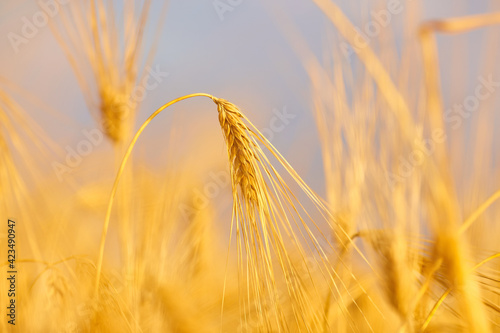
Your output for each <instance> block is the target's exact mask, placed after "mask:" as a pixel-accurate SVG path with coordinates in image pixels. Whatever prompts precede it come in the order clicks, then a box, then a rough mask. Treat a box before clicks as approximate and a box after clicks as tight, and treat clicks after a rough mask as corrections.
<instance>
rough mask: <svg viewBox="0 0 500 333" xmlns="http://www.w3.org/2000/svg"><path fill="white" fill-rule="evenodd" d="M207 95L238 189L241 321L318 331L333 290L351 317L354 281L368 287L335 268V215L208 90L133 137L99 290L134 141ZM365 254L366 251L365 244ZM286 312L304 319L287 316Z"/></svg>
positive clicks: (238, 115) (229, 105) (259, 136)
mask: <svg viewBox="0 0 500 333" xmlns="http://www.w3.org/2000/svg"><path fill="white" fill-rule="evenodd" d="M200 96H202V97H209V98H210V99H212V101H213V102H214V103H215V104H216V105H217V109H218V116H219V123H220V126H221V128H222V132H223V136H224V139H225V142H226V144H227V151H228V157H229V163H230V172H231V179H232V193H233V215H232V216H233V219H232V222H231V234H232V232H233V230H234V228H236V234H237V239H236V242H237V253H238V259H239V270H240V272H239V273H240V275H239V276H240V282H241V289H242V290H241V292H242V295H246V296H245V299H242V300H241V302H240V304H241V306H240V311H242V314H244V316H242V318H243V317H244V318H246V319H245V323H242V324H245V325H252V326H253V327H261V328H267V329H268V330H274V329H277V330H307V331H317V330H318V329H319V328H320V327H323V325H324V322H325V318H324V316H323V315H322V314H321V313H322V312H321V310H319V309H317V308H315V306H314V305H315V304H321V301H322V298H324V295H325V293H326V292H327V291H328V293H332V294H334V302H335V303H336V305H338V306H339V307H340V308H341V310H340V311H341V312H343V313H344V314H346V315H347V314H348V307H349V306H354V307H357V306H358V305H357V303H356V302H355V299H354V297H353V296H352V295H351V294H350V291H349V287H348V285H349V284H351V285H352V284H353V283H354V284H357V285H358V287H360V289H361V290H363V287H362V286H361V284H360V283H358V281H357V279H356V277H355V276H354V274H353V273H350V270H349V268H347V267H345V269H346V271H347V272H348V276H349V278H348V279H346V278H342V279H341V278H340V276H339V275H338V274H337V272H336V269H335V268H334V267H336V266H338V264H339V263H341V260H339V255H338V253H337V252H336V251H337V250H338V249H335V248H334V246H333V244H332V242H331V241H330V240H329V239H328V238H327V237H326V236H325V233H323V230H322V228H321V227H320V225H323V226H325V225H326V226H328V225H329V224H330V223H332V221H334V219H333V218H332V217H331V215H330V214H329V211H328V209H327V208H326V207H325V206H324V204H323V201H322V200H321V199H320V198H319V197H318V196H316V194H314V192H313V191H312V190H311V189H310V188H309V187H308V186H307V184H306V183H305V182H304V181H303V180H302V179H301V178H300V176H299V175H298V174H297V173H296V172H295V170H294V169H293V168H292V167H291V165H290V164H289V163H288V162H287V161H286V160H285V159H284V158H283V156H282V155H281V154H280V153H279V152H278V151H277V150H276V148H274V146H273V145H272V144H271V143H270V142H269V141H268V140H267V139H266V138H265V137H264V136H263V135H262V134H261V133H260V132H259V130H258V129H257V128H256V127H255V126H254V125H253V124H252V123H251V122H250V121H249V120H248V119H247V118H246V117H245V116H244V114H243V113H242V112H241V111H240V109H239V108H238V107H237V106H235V105H234V104H232V103H231V102H228V101H227V100H224V99H221V98H216V97H214V96H212V95H209V94H203V93H198V94H192V95H186V96H183V97H180V98H178V99H176V100H173V101H171V102H169V103H167V104H165V105H164V106H162V107H161V108H159V109H158V110H157V111H155V112H154V113H153V114H152V115H151V116H150V117H149V118H148V119H147V120H146V121H145V122H144V124H143V125H142V126H141V127H140V128H139V130H138V131H137V133H136V134H135V136H134V137H133V139H132V142H131V143H130V145H129V147H128V149H127V151H126V153H125V156H124V157H123V160H122V163H121V165H120V167H119V170H118V173H117V176H116V178H115V182H114V184H113V188H112V190H111V195H110V199H109V202H108V209H107V212H106V217H105V221H104V226H103V231H102V238H101V244H100V250H99V257H98V262H97V277H96V281H95V292H96V295H98V293H97V291H98V288H99V278H100V274H101V268H102V260H103V257H104V245H105V241H106V233H107V230H108V226H109V221H110V216H111V210H112V205H113V200H114V197H115V195H116V190H117V186H118V183H119V181H120V177H121V175H122V173H123V170H124V168H125V164H126V162H127V160H128V158H129V157H130V155H131V152H132V149H133V147H134V145H135V143H136V142H137V140H138V138H139V136H140V135H141V133H142V132H143V131H144V129H145V128H146V126H147V125H148V124H149V123H150V122H151V120H152V119H153V118H154V117H156V116H157V115H158V114H159V113H160V112H161V111H163V110H164V109H166V108H167V107H169V106H171V105H173V104H175V103H177V102H179V101H182V100H185V99H188V98H191V97H200ZM261 145H262V146H263V147H265V148H266V150H267V151H268V153H269V154H270V155H271V156H269V158H274V160H276V161H277V163H278V164H279V166H280V168H282V169H284V170H285V173H286V174H287V176H288V181H289V182H290V186H292V188H294V190H292V188H291V187H289V185H288V184H287V182H286V181H285V179H284V178H283V177H282V176H281V175H280V174H279V173H278V171H277V170H276V169H275V168H274V167H273V165H272V163H271V162H270V160H269V158H268V156H267V155H266V154H265V153H264V151H263V150H262V149H261ZM292 183H293V184H292ZM296 192H302V193H300V194H299V193H296ZM299 198H300V201H299ZM306 202H307V203H306ZM309 209H310V210H309ZM327 229H329V228H328V227H327ZM340 230H343V229H341V228H340ZM344 234H345V235H344V236H346V237H348V235H347V234H346V233H345V232H344ZM230 243H231V242H230ZM352 245H353V246H354V248H355V249H356V250H358V249H357V248H356V246H355V245H354V244H352ZM228 252H229V249H228ZM358 253H359V254H361V252H360V251H359V250H358ZM333 261H335V263H334V262H333ZM366 262H367V263H368V261H366ZM363 292H364V293H365V294H366V292H365V291H364V290H363ZM252 300H256V301H252ZM318 300H320V302H318ZM359 310H360V311H361V309H359ZM361 312H362V311H361ZM287 313H288V314H290V313H291V314H292V315H293V317H294V318H300V320H298V321H297V322H294V323H289V322H287V321H286V320H285V317H286V314H287ZM365 320H366V318H365ZM368 324H369V323H368Z"/></svg>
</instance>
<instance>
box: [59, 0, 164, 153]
mask: <svg viewBox="0 0 500 333" xmlns="http://www.w3.org/2000/svg"><path fill="white" fill-rule="evenodd" d="M151 6H152V3H151V0H140V1H135V0H126V1H123V9H118V10H116V9H115V5H114V3H113V1H104V0H91V1H82V0H75V1H71V2H70V3H68V4H67V5H65V6H62V7H61V13H60V15H59V20H57V21H54V22H52V21H51V23H50V26H51V30H52V32H53V34H54V36H55V37H56V39H57V41H58V43H59V44H60V46H61V47H62V49H63V50H64V52H65V54H66V56H67V58H68V61H69V62H70V65H71V66H72V68H73V71H74V72H75V75H76V77H77V79H78V83H79V84H80V87H81V89H82V92H83V94H84V97H85V100H86V102H87V105H88V107H89V109H90V111H91V113H92V115H93V116H94V118H95V119H96V122H97V123H98V124H100V126H101V127H102V130H103V132H104V133H105V134H106V136H107V137H108V138H109V139H110V140H111V141H112V142H114V143H116V144H119V143H123V142H126V141H127V140H128V139H129V138H130V136H131V131H132V128H133V124H134V121H135V114H136V112H137V107H138V105H139V103H140V102H141V100H140V99H139V98H137V97H136V96H134V91H135V90H136V88H137V87H139V84H140V82H141V81H142V80H141V78H142V76H143V75H144V70H145V69H146V68H147V67H148V66H149V65H151V61H152V59H153V56H154V50H155V48H156V43H157V39H158V36H159V31H160V30H161V26H162V24H163V22H164V19H165V14H166V8H167V2H164V3H163V4H162V8H161V10H160V15H159V19H158V21H157V22H150V21H151V20H152V19H151ZM148 26H155V29H156V32H155V34H154V35H155V36H154V40H153V42H152V43H151V45H149V44H147V43H146V41H145V40H144V34H145V32H146V29H147V28H148Z"/></svg>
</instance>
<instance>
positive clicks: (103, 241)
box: [94, 93, 215, 295]
mask: <svg viewBox="0 0 500 333" xmlns="http://www.w3.org/2000/svg"><path fill="white" fill-rule="evenodd" d="M192 97H208V98H211V99H212V100H214V99H215V97H214V96H212V95H209V94H204V93H196V94H190V95H185V96H182V97H179V98H177V99H174V100H173V101H171V102H168V103H167V104H165V105H163V106H162V107H160V108H159V109H158V110H156V111H155V112H154V113H153V114H152V115H151V116H149V118H148V119H146V121H145V122H144V123H143V124H142V126H141V127H140V128H139V130H138V131H137V133H136V134H135V136H134V137H133V139H132V141H131V142H130V144H129V146H128V148H127V151H126V152H125V155H124V156H123V160H122V162H121V164H120V167H119V169H118V172H117V174H116V178H115V181H114V183H113V188H112V189H111V194H110V197H109V201H108V207H107V210H106V217H105V218H104V225H103V228H102V234H101V242H100V245H99V257H98V260H97V273H96V280H95V288H94V294H95V295H97V291H98V289H99V281H100V278H101V271H102V261H103V258H104V246H105V244H106V235H107V233H108V227H109V220H110V218H111V209H112V208H113V201H114V198H115V196H116V190H117V188H118V183H119V182H120V177H121V175H122V173H123V170H124V169H125V164H126V163H127V161H128V159H129V157H130V154H131V153H132V149H133V148H134V146H135V143H136V142H137V140H138V139H139V136H140V135H141V133H142V132H143V131H144V129H145V128H146V126H148V124H149V123H150V122H151V120H153V119H154V118H155V117H156V116H157V115H158V114H159V113H160V112H162V111H163V110H165V109H166V108H168V107H169V106H171V105H173V104H175V103H177V102H180V101H183V100H185V99H188V98H192Z"/></svg>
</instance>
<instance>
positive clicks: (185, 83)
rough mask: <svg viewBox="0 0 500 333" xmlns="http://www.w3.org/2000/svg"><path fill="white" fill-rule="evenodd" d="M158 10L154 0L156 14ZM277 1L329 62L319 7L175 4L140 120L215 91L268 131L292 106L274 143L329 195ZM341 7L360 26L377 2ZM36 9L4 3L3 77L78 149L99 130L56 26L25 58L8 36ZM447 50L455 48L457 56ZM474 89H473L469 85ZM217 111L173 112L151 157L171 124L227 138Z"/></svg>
mask: <svg viewBox="0 0 500 333" xmlns="http://www.w3.org/2000/svg"><path fill="white" fill-rule="evenodd" d="M223 1H225V0H223ZM160 3H161V2H158V1H157V2H155V5H154V6H155V8H156V7H158V5H159V4H160ZM270 3H272V4H273V6H274V8H275V10H277V11H278V12H280V13H281V14H282V15H286V16H288V17H290V18H291V20H292V21H293V22H294V23H295V25H296V26H297V27H298V29H299V30H300V31H301V32H302V34H303V36H304V37H305V38H306V39H307V41H308V43H309V46H310V48H311V50H313V52H314V53H315V54H317V55H319V54H321V52H322V47H323V45H324V44H323V43H324V41H325V37H326V36H325V34H324V31H325V29H330V30H332V27H331V25H330V24H329V23H328V22H327V20H326V19H325V17H324V15H323V14H322V13H321V12H320V10H319V9H318V8H317V7H316V6H315V5H314V4H313V3H312V1H308V0H292V1H283V0H281V1H269V0H268V1H265V0H243V1H242V3H241V4H240V5H238V6H236V7H235V8H234V10H233V11H232V12H228V13H225V15H224V20H221V19H220V18H219V16H218V15H217V12H216V10H215V9H214V6H213V1H212V0H172V1H170V5H169V10H168V14H167V18H166V22H165V25H164V28H163V30H162V35H161V38H160V41H159V47H158V51H157V54H156V57H155V59H154V61H153V67H154V66H159V67H160V68H161V69H162V70H163V71H166V72H169V76H168V78H167V79H166V80H165V81H164V82H162V83H161V85H160V86H159V87H158V88H157V89H155V90H154V91H151V92H149V93H148V96H147V98H146V100H145V101H144V102H143V103H142V105H141V108H140V113H139V116H138V119H140V120H143V119H145V118H146V117H147V115H149V114H150V113H152V112H153V111H154V110H155V109H156V108H157V107H159V106H160V105H162V104H163V103H166V102H168V101H170V100H171V99H173V98H176V97H179V96H181V95H184V94H188V93H194V92H207V93H211V94H214V95H216V96H220V97H224V98H226V99H228V100H231V101H233V102H234V103H235V104H238V105H239V106H240V107H241V108H242V109H243V110H245V112H246V115H247V116H248V117H249V118H250V119H252V120H253V121H254V123H255V124H256V125H257V126H258V127H260V128H263V127H266V126H268V124H269V119H270V117H272V112H273V109H278V110H282V109H283V108H286V109H287V111H288V112H290V113H293V114H295V115H297V117H296V118H295V119H294V120H292V121H291V122H290V124H289V125H288V126H287V127H286V129H285V130H284V131H283V132H282V133H277V135H276V136H275V138H274V139H273V143H274V144H275V145H276V147H277V148H278V149H279V150H280V151H281V152H282V153H283V155H284V156H285V157H286V158H288V159H289V161H290V162H291V164H292V165H293V166H294V167H296V169H297V170H298V171H299V173H300V174H302V175H304V178H305V179H306V180H307V182H308V183H309V184H310V185H311V186H312V187H313V188H314V189H316V190H318V191H319V192H322V176H321V175H322V172H323V171H322V164H321V154H320V146H319V141H318V137H317V135H316V134H315V133H316V129H315V124H314V118H313V115H312V113H311V111H310V110H311V100H310V95H309V91H308V89H309V82H308V78H307V75H306V73H305V71H304V68H303V66H302V64H301V61H300V60H299V58H298V57H297V56H296V54H295V53H294V52H293V50H292V48H291V47H290V46H289V45H288V42H287V41H286V39H285V38H284V37H283V35H282V33H281V31H280V29H279V27H278V24H279V22H278V20H277V19H276V17H275V16H274V15H273V14H272V13H271V11H270V10H269V7H268V6H269V5H270ZM337 3H340V4H341V6H342V8H343V9H344V10H345V11H346V13H348V16H349V17H350V18H351V19H352V20H353V21H354V23H355V24H357V25H359V24H360V22H363V17H364V18H366V11H365V10H362V8H364V7H365V4H366V3H369V4H371V5H374V4H375V1H368V2H363V1H362V2H359V3H358V2H356V4H354V2H353V1H340V2H337ZM379 3H380V2H379ZM423 3H424V11H423V17H424V18H425V19H431V18H445V17H454V16H462V15H470V14H475V13H484V12H487V11H491V10H492V8H494V9H496V10H500V4H498V2H497V4H496V5H494V2H493V1H491V2H489V1H454V0H447V1H424V2H423ZM495 6H496V8H495ZM38 10H39V7H38V6H37V4H36V1H20V0H2V1H1V2H0V50H1V51H0V76H2V77H4V78H7V79H8V80H10V81H12V82H14V83H15V84H17V85H19V86H21V87H22V88H23V89H25V90H27V91H28V92H30V93H31V94H33V95H34V96H36V97H37V98H39V99H40V100H42V101H43V102H44V103H46V104H47V105H48V106H50V107H51V108H52V109H54V110H56V111H57V112H58V114H55V115H46V114H45V113H44V112H42V111H41V110H37V108H36V107H31V108H29V110H28V111H29V113H30V114H31V115H32V117H33V118H34V119H35V120H36V121H37V122H39V123H40V124H41V126H42V127H43V128H44V129H45V130H46V131H47V132H48V133H50V135H51V137H52V138H53V139H54V140H55V141H57V142H60V143H62V142H64V143H65V144H70V145H71V144H74V143H75V142H78V140H80V139H81V134H80V131H81V129H82V128H91V127H93V126H94V125H93V122H92V119H91V117H90V116H89V113H88V111H87V106H86V104H85V103H84V99H83V96H82V93H81V91H80V89H79V87H78V84H77V81H76V79H75V77H74V75H73V71H72V69H71V68H70V66H69V64H68V62H67V60H66V58H65V56H64V54H63V53H62V51H61V49H60V48H59V46H58V44H57V43H56V42H55V40H54V38H53V37H52V34H51V31H50V29H49V27H48V26H47V27H43V28H40V31H39V33H38V35H37V36H36V37H35V38H33V39H32V40H30V41H29V43H28V44H27V45H21V47H20V52H19V53H18V54H16V53H15V52H14V51H13V49H12V48H11V46H10V45H9V41H8V39H7V34H8V33H9V32H12V31H13V32H16V33H19V32H20V29H21V26H22V21H21V18H22V17H23V16H26V17H31V16H32V15H33V14H34V13H35V12H37V11H38ZM401 20H402V18H400V17H397V18H395V20H394V22H393V24H392V25H391V26H390V27H389V28H391V29H393V28H394V29H395V31H396V35H398V29H399V28H397V27H398V25H399V24H401V23H403V22H401ZM150 28H151V27H150ZM153 28H154V27H153ZM332 31H334V30H332ZM471 36H472V37H471ZM471 36H469V37H467V39H466V40H465V41H464V43H466V44H464V45H467V47H466V49H460V55H459V56H460V59H463V61H464V62H465V65H464V67H463V68H467V69H468V70H469V71H470V73H468V74H467V75H469V77H472V78H475V77H476V76H477V75H478V73H479V72H480V69H479V68H478V67H479V66H476V65H475V64H476V63H477V62H478V57H479V56H481V55H482V53H481V52H482V51H479V52H478V48H480V47H484V45H482V44H481V38H480V36H479V38H476V37H474V36H475V35H473V34H472V35H471ZM446 43H451V42H449V41H448V42H447V41H444V40H443V45H444V46H441V45H440V52H442V58H441V59H442V60H441V62H442V64H443V73H442V76H443V77H444V78H443V91H444V93H445V104H446V105H449V104H450V103H452V102H451V101H450V100H449V99H448V100H447V98H448V97H446V96H449V95H451V94H453V93H452V92H451V91H450V90H449V87H450V85H449V83H450V82H453V77H454V75H453V74H454V73H450V71H449V68H447V66H446V65H447V64H449V63H450V59H453V58H457V55H456V54H455V53H453V52H456V47H455V48H453V47H452V46H453V45H452V44H446ZM447 45H450V47H449V49H447V47H448V46H447ZM452 50H453V51H452ZM495 51H498V48H495ZM447 52H448V53H451V54H447ZM497 58H500V57H497ZM454 64H455V65H456V64H457V63H456V62H455V63H454ZM459 66H460V64H459ZM461 77H463V75H461ZM471 84H474V81H472V80H471ZM460 89H462V91H467V86H466V85H465V86H464V85H463V86H461V88H459V89H458V90H460ZM459 95H460V94H459ZM458 100H460V97H458ZM28 105H29V104H28ZM210 112H211V114H210ZM215 112H216V111H215V108H214V107H213V105H212V104H211V102H207V101H193V102H189V103H187V104H184V105H183V106H178V107H176V108H174V109H173V110H171V111H169V114H168V115H165V116H164V117H163V118H162V119H163V120H161V121H159V122H158V123H155V124H153V125H152V126H151V129H150V130H148V134H146V135H145V136H146V138H145V140H148V138H149V140H150V141H151V142H153V141H154V140H156V143H154V144H153V143H152V144H151V146H150V147H149V148H148V149H150V150H151V151H153V152H158V151H161V149H162V147H165V146H166V143H167V141H168V138H169V137H168V133H167V131H166V130H165V129H166V128H168V126H170V125H172V124H175V126H176V127H177V128H178V129H180V130H181V131H186V133H190V132H189V130H192V131H196V130H200V131H201V130H202V129H204V128H205V127H206V130H207V132H209V133H212V134H214V135H220V132H218V130H217V122H216V116H215ZM179 113H182V114H179ZM61 115H63V117H61ZM172 122H173V123H172ZM204 126H205V127H204ZM188 127H189V128H188ZM200 144H201V145H203V144H204V143H203V142H200ZM204 147H205V149H207V150H210V149H212V150H213V152H214V154H217V155H221V156H223V155H224V154H225V151H224V147H212V148H210V146H209V145H208V144H207V145H206V146H204ZM99 149H109V147H106V146H103V147H99ZM155 154H156V155H157V154H158V153H155Z"/></svg>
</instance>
